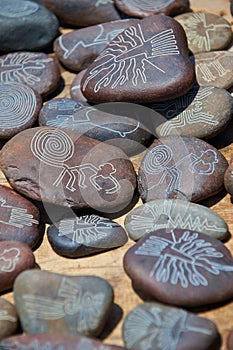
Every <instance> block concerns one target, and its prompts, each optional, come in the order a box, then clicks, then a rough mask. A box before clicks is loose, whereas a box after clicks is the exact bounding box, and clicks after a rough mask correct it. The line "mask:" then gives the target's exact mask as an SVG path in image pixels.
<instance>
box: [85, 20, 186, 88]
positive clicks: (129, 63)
mask: <svg viewBox="0 0 233 350" xmlns="http://www.w3.org/2000/svg"><path fill="white" fill-rule="evenodd" d="M179 54H180V51H179V48H178V46H177V41H176V36H175V34H174V32H173V29H172V28H171V29H167V30H164V31H162V32H159V33H157V34H155V35H153V36H152V37H151V38H148V39H146V38H145V37H144V34H143V31H142V28H141V25H140V24H137V25H136V26H130V27H128V28H127V29H126V30H125V31H124V33H123V34H119V35H118V36H117V37H116V38H115V39H113V40H112V41H111V42H110V43H109V45H108V47H107V48H106V49H105V50H104V51H103V52H102V54H100V55H99V56H98V57H97V59H96V60H95V63H96V65H95V67H93V69H92V70H91V71H90V72H89V75H88V76H87V78H86V80H85V81H84V84H83V89H84V90H85V88H86V86H87V84H88V83H89V82H90V81H91V80H92V79H94V78H95V79H96V80H98V82H96V83H95V86H94V92H98V91H99V90H100V89H101V88H102V87H108V86H109V87H111V88H112V89H114V88H116V87H117V86H122V85H124V84H125V83H126V82H127V81H128V80H131V81H132V84H133V85H134V86H137V85H138V84H139V81H140V82H142V83H144V84H145V83H147V80H148V79H147V71H148V66H149V67H150V70H151V69H155V70H157V71H160V72H161V73H165V71H164V70H163V69H162V68H160V67H159V66H157V65H156V64H155V63H156V61H157V60H158V58H159V57H164V56H174V55H179ZM98 62H100V63H99V64H98Z"/></svg>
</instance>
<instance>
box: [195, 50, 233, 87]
mask: <svg viewBox="0 0 233 350" xmlns="http://www.w3.org/2000/svg"><path fill="white" fill-rule="evenodd" d="M227 56H228V54H227V53H226V54H223V53H215V54H214V55H213V57H206V58H201V60H200V61H199V60H197V61H196V63H195V67H196V72H197V74H198V73H200V74H201V77H202V79H204V80H205V81H206V82H208V83H210V82H214V81H215V80H216V79H217V78H218V77H224V76H225V75H226V74H227V73H230V72H231V70H230V69H227V68H226V67H224V66H223V65H222V63H221V62H220V59H222V58H224V57H227ZM230 57H232V55H230Z"/></svg>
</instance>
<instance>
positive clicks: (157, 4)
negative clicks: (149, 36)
mask: <svg viewBox="0 0 233 350" xmlns="http://www.w3.org/2000/svg"><path fill="white" fill-rule="evenodd" d="M173 1H174V0H163V1H161V0H126V1H125V0H120V1H119V3H126V4H127V6H133V7H137V8H139V9H141V10H146V11H159V10H162V9H164V8H165V7H166V6H168V5H170V4H172V3H173Z"/></svg>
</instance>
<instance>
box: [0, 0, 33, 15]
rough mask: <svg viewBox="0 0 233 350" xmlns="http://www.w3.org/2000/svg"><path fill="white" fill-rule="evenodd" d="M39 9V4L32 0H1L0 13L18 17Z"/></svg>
mask: <svg viewBox="0 0 233 350" xmlns="http://www.w3.org/2000/svg"><path fill="white" fill-rule="evenodd" d="M38 9H39V6H38V4H36V3H34V2H31V1H26V0H24V1H22V2H20V3H19V2H17V1H9V0H1V7H0V15H2V16H5V17H9V18H17V17H23V16H29V15H32V14H33V13H35V12H37V11H38Z"/></svg>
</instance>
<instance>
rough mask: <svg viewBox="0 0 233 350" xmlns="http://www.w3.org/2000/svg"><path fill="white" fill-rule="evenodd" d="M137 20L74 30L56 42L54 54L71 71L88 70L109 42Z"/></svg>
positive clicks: (125, 20)
mask: <svg viewBox="0 0 233 350" xmlns="http://www.w3.org/2000/svg"><path fill="white" fill-rule="evenodd" d="M136 23H138V21H137V20H136V19H130V20H128V19H123V20H117V21H112V22H107V23H101V24H98V25H96V26H91V27H86V28H82V29H77V30H73V31H71V32H69V33H66V34H62V35H60V36H59V37H58V38H57V39H56V40H55V41H54V45H53V47H54V52H55V53H56V55H57V57H58V59H59V61H61V62H62V64H63V65H64V66H66V67H67V68H68V69H69V70H72V71H75V72H79V71H81V70H83V69H85V68H87V67H88V66H89V65H90V64H91V63H92V62H93V61H94V59H95V58H96V57H97V56H98V55H99V54H100V53H101V51H103V49H104V48H105V47H106V46H107V44H109V42H110V41H111V40H112V39H113V38H115V37H116V36H117V35H118V34H119V33H121V32H122V31H123V30H124V29H126V28H127V27H129V26H131V25H133V24H136Z"/></svg>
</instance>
